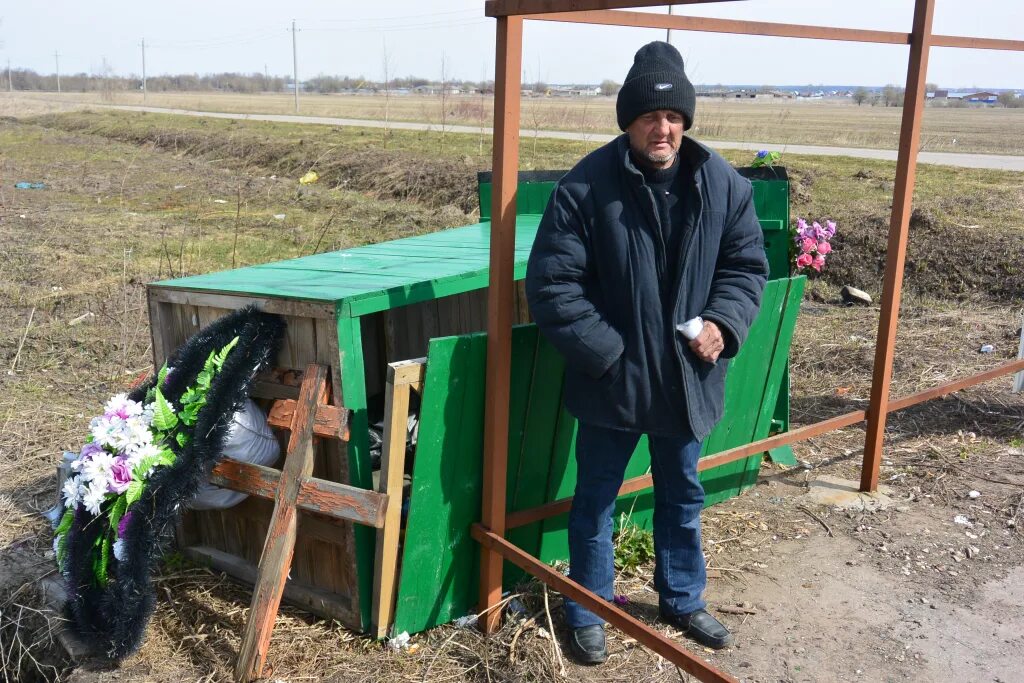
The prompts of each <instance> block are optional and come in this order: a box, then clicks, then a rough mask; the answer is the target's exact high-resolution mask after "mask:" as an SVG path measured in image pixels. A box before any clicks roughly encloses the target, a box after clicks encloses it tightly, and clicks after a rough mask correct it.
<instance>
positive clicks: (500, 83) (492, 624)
mask: <svg viewBox="0 0 1024 683" xmlns="http://www.w3.org/2000/svg"><path fill="white" fill-rule="evenodd" d="M497 22H498V27H497V28H498V32H497V58H496V60H495V73H494V142H493V144H494V149H493V171H494V196H493V203H492V208H491V262H490V267H491V270H490V284H489V287H490V289H489V290H488V292H487V370H486V394H485V396H486V405H485V407H484V453H483V455H484V463H483V467H484V472H483V496H482V497H483V507H482V510H481V521H482V523H483V526H485V527H487V529H488V530H490V531H492V532H493V533H495V534H497V535H498V536H504V535H505V485H506V482H505V480H506V477H507V470H508V404H509V382H510V374H511V368H512V297H513V291H514V289H513V288H514V282H513V265H514V259H515V256H514V254H515V247H516V185H517V181H518V177H519V98H520V88H521V83H520V81H521V76H520V68H521V66H522V59H523V19H522V17H499V18H498V19H497ZM480 553H481V555H480V609H481V611H482V610H488V611H487V613H486V615H485V616H484V618H483V619H482V620H481V626H482V628H483V629H484V631H485V632H486V633H493V632H494V631H495V630H497V628H498V626H499V624H500V618H501V613H500V610H497V609H494V607H495V606H496V605H497V604H498V601H499V600H501V569H502V565H503V560H502V558H501V555H499V554H497V553H495V552H493V551H492V550H490V549H488V548H487V547H486V546H481V550H480Z"/></svg>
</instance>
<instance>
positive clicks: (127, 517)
mask: <svg viewBox="0 0 1024 683" xmlns="http://www.w3.org/2000/svg"><path fill="white" fill-rule="evenodd" d="M131 519H132V513H131V511H128V512H126V513H124V515H123V516H122V517H121V521H119V522H118V523H117V537H118V538H124V530H125V529H127V528H128V522H130V521H131Z"/></svg>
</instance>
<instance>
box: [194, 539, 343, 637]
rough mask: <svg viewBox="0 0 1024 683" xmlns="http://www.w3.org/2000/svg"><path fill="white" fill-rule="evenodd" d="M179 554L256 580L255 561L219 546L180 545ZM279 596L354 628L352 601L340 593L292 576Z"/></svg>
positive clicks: (229, 573)
mask: <svg viewBox="0 0 1024 683" xmlns="http://www.w3.org/2000/svg"><path fill="white" fill-rule="evenodd" d="M181 554H182V555H184V556H185V557H187V558H188V559H190V560H192V561H193V562H195V563H197V564H202V565H206V566H209V567H211V568H212V569H215V570H217V571H219V572H223V573H225V574H227V575H228V576H233V577H234V578H236V579H238V580H240V581H243V582H245V583H248V584H253V583H255V582H256V578H257V574H258V569H257V567H256V565H255V564H253V563H252V562H248V561H246V560H244V559H242V558H240V557H235V556H234V555H230V554H228V553H226V552H224V551H222V550H218V549H216V548H210V547H207V546H189V547H186V548H182V549H181ZM283 598H284V600H286V601H287V602H289V603H291V604H293V605H297V606H299V607H301V608H302V609H304V610H307V611H309V612H312V613H313V614H317V615H319V616H322V617H325V618H327V619H337V620H338V621H340V622H341V623H343V624H345V625H346V626H349V627H351V628H358V627H357V626H356V624H358V620H357V619H356V618H355V615H354V613H353V611H352V605H351V603H350V602H349V600H348V599H347V598H346V597H345V596H344V595H340V594H337V593H329V592H327V591H323V590H320V589H318V588H315V587H313V586H309V585H306V584H303V583H301V582H299V581H294V580H292V581H289V582H288V583H287V584H286V585H285V588H284V596H283Z"/></svg>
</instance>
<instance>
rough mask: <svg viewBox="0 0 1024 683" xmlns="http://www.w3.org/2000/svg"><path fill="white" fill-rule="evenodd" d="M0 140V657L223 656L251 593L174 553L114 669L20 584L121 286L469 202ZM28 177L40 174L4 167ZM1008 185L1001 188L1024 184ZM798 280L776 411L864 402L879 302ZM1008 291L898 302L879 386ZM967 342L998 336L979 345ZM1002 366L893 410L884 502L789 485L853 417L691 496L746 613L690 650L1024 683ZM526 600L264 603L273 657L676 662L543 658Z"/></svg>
mask: <svg viewBox="0 0 1024 683" xmlns="http://www.w3.org/2000/svg"><path fill="white" fill-rule="evenodd" d="M0 150H2V155H3V159H2V162H0V169H2V180H0V186H2V189H3V195H2V196H0V203H2V211H0V672H2V674H0V677H2V680H3V681H4V682H5V683H6V682H7V681H44V680H45V681H51V680H66V681H77V682H83V683H85V682H88V683H92V682H98V681H104V682H106V681H136V680H139V681H141V680H146V681H150V680H151V681H221V680H230V672H231V667H232V665H233V662H234V658H235V656H236V654H237V648H238V643H239V638H240V633H241V630H242V627H243V625H244V620H245V616H246V614H247V612H248V605H249V599H250V592H249V589H248V587H246V586H244V585H241V584H239V583H237V582H235V581H233V580H231V579H228V578H226V577H225V576H223V575H221V574H218V573H216V572H212V571H210V570H208V569H206V568H203V567H195V566H191V565H188V564H186V563H184V562H182V561H181V560H180V558H178V557H177V556H175V555H173V554H172V555H170V556H169V557H168V560H167V562H166V563H165V565H164V567H163V568H162V569H161V573H160V575H159V576H158V577H157V578H156V584H157V592H158V595H159V601H158V606H157V610H156V614H155V615H154V618H153V621H152V623H151V625H150V629H149V633H148V637H147V640H146V643H145V644H144V645H143V647H142V649H141V650H140V652H139V653H138V654H136V655H134V656H132V657H131V658H129V659H128V660H126V661H125V662H123V663H122V665H121V666H120V667H116V668H111V667H109V666H108V665H105V664H103V663H101V662H96V661H91V660H85V661H73V660H71V659H70V658H69V657H68V656H67V655H66V654H65V653H64V651H63V649H62V647H61V646H60V644H59V642H58V641H57V638H56V634H57V632H58V630H59V628H60V620H59V618H58V617H57V616H56V615H55V614H54V613H52V612H50V611H47V610H46V609H45V606H44V605H45V601H44V600H43V596H42V595H41V591H40V580H41V579H42V578H44V577H46V576H48V575H52V574H53V573H54V566H53V559H52V551H51V540H52V537H51V534H50V531H49V529H48V527H47V524H46V523H45V522H44V521H43V520H42V519H41V518H40V517H39V515H38V513H39V512H40V511H42V510H45V509H46V508H48V507H49V506H50V505H52V504H53V501H54V491H53V489H54V475H53V473H54V465H55V464H56V462H57V461H58V460H59V457H60V453H61V451H62V450H64V449H71V448H75V447H77V445H78V442H79V441H80V438H81V436H80V435H81V434H82V430H83V428H84V425H85V424H86V422H87V420H88V417H89V416H90V415H92V414H94V413H96V412H97V410H98V409H99V408H100V406H101V404H102V402H103V400H104V399H105V397H106V396H107V395H109V394H112V393H116V392H117V391H120V390H123V388H124V387H125V386H126V385H127V384H128V383H129V382H130V381H131V380H132V379H134V378H135V377H136V376H137V375H138V374H139V373H140V372H142V371H145V370H147V369H148V363H149V353H150V351H149V348H148V337H149V335H148V328H147V321H146V317H145V307H144V305H143V303H144V298H143V296H144V288H143V284H144V283H145V282H149V281H152V280H154V279H157V278H158V277H166V276H167V275H168V273H171V274H173V275H178V274H182V273H194V272H204V271H205V270H212V269H214V268H224V267H229V266H230V264H231V262H232V260H236V261H237V262H238V263H254V262H260V261H265V260H269V259H271V258H283V257H285V256H295V255H299V254H302V253H310V252H311V251H315V250H317V249H319V250H320V251H323V250H325V249H328V248H332V249H333V248H342V247H344V246H350V245H352V244H358V243H362V242H366V241H369V240H373V239H390V238H392V237H397V236H401V235H403V234H411V233H412V232H413V231H424V230H432V229H437V228H438V227H443V226H444V225H447V224H451V221H454V220H458V219H459V218H460V217H464V215H463V214H461V213H459V212H453V211H450V210H449V211H447V212H446V211H445V210H444V209H443V208H440V209H439V208H437V207H429V206H426V205H424V204H423V203H421V202H417V201H412V200H407V201H403V200H399V199H394V198H388V199H379V198H374V197H368V196H367V195H366V193H365V192H363V191H354V190H349V189H346V188H344V187H330V188H322V187H314V188H313V189H311V190H309V191H303V192H299V191H297V190H296V185H295V182H294V178H287V177H278V178H272V177H271V176H272V175H274V174H273V172H268V171H267V170H266V168H264V167H258V166H250V167H248V168H242V167H240V166H239V165H238V164H232V163H230V162H224V161H223V160H216V159H203V158H199V159H197V158H194V157H191V156H189V155H188V154H186V153H177V154H176V153H174V152H173V151H171V150H166V149H159V148H156V147H153V146H147V145H142V146H140V145H133V144H128V143H123V142H117V141H112V140H110V139H108V138H106V137H103V136H99V135H94V134H86V133H67V132H62V131H55V130H51V129H44V128H40V127H38V126H30V125H24V124H19V123H14V122H6V123H3V124H0ZM22 179H28V180H35V179H45V180H46V182H47V183H48V185H49V188H48V189H46V190H37V191H33V190H25V191H12V190H11V185H12V183H13V182H14V181H16V180H22ZM825 185H826V182H825V181H823V180H822V179H821V178H820V177H819V182H818V183H817V184H814V185H808V186H807V187H806V188H805V192H807V193H808V197H807V198H805V199H803V200H801V201H804V202H806V203H807V205H813V204H814V203H815V202H820V201H823V200H822V199H821V198H820V197H819V196H818V195H815V194H814V193H815V192H818V191H819V190H820V189H821V188H822V187H823V186H825ZM178 186H181V187H178ZM926 187H927V186H926ZM1004 190H1005V188H1004ZM999 191H1003V190H998V189H994V190H993V192H999ZM1007 191H1008V192H1010V193H1011V196H1019V194H1014V193H1019V192H1020V186H1019V184H1018V185H1016V186H1012V187H1010V188H1009V190H1007ZM218 199H220V200H221V202H217V201H216V200H218ZM922 199H923V201H925V202H938V201H939V200H940V199H941V197H935V196H931V195H928V196H925V197H923V198H922ZM339 206H343V207H345V209H344V211H338V210H337V207H339ZM956 210H958V211H962V212H964V213H965V215H966V218H964V219H962V220H965V221H970V223H969V224H975V223H978V222H980V220H971V218H972V214H971V211H982V210H984V208H983V207H974V208H972V207H958V208H957V209H956ZM281 214H286V218H284V219H277V218H276V217H275V216H277V215H281ZM331 216H334V218H333V219H330V217H331ZM940 217H941V216H940ZM975 218H976V216H975ZM329 219H330V220H329ZM958 219H959V218H958ZM1017 225H1018V228H1019V214H1018V224H1017ZM367 226H369V227H367ZM987 281H988V280H987V279H982V280H979V282H987ZM811 285H812V286H811V292H810V296H809V297H808V300H807V301H805V303H804V305H803V308H802V310H801V318H800V323H799V325H798V328H797V333H796V338H795V340H794V346H793V352H792V358H793V377H794V385H793V415H794V422H795V423H796V424H807V423H810V422H814V421H817V420H820V419H823V418H826V417H829V416H832V415H836V414H840V413H843V412H848V411H850V410H855V409H862V408H864V407H865V405H866V399H867V395H868V393H867V392H868V386H869V382H870V367H871V359H872V348H873V345H874V338H875V329H876V321H877V317H878V309H877V306H875V307H864V308H845V307H842V306H839V305H837V303H836V298H837V297H836V290H835V287H834V286H833V285H832V284H830V283H828V282H826V281H823V280H819V281H816V282H812V283H811ZM1005 291H1008V290H1007V289H1006V288H1003V289H993V290H992V291H976V292H974V293H972V294H971V295H970V296H969V297H966V298H958V299H957V300H955V301H951V300H940V299H937V298H934V297H932V298H929V297H927V296H924V295H915V296H913V297H912V298H910V299H908V300H907V301H906V302H905V304H904V308H903V317H902V319H901V323H900V330H899V338H898V342H897V362H896V366H895V375H894V381H893V386H892V391H893V394H894V395H895V396H902V395H905V394H907V393H911V392H913V391H918V390H921V389H924V388H927V387H929V386H933V385H935V384H937V383H939V382H942V381H948V380H950V379H954V378H956V377H959V376H964V375H967V374H970V373H972V372H977V371H980V370H983V369H986V368H990V367H993V366H995V365H997V364H999V363H1003V362H1006V361H1007V360H1009V359H1011V358H1012V357H1014V355H1015V353H1016V344H1017V341H1016V339H1017V337H1016V336H1015V335H1016V334H1019V333H1017V332H1016V330H1017V328H1018V327H1019V325H1020V312H1021V311H1020V309H1021V306H1022V303H1024V302H1021V301H1020V300H1013V299H1012V297H1011V298H1010V299H1007V298H1006V295H1005V294H1000V292H1005ZM1015 291H1019V286H1018V289H1017V290H1015ZM985 343H990V344H993V345H994V346H995V352H994V353H991V354H981V353H979V352H978V349H979V347H980V346H981V344H985ZM1009 386H1010V380H1009V379H1008V378H1003V379H1001V380H997V381H993V382H990V383H988V384H986V385H983V386H980V387H977V388H974V389H971V390H968V391H964V392H961V393H959V394H957V395H955V396H953V397H949V398H945V399H941V400H936V401H932V402H929V403H926V404H922V405H920V406H917V407H915V408H911V409H908V410H905V411H903V412H900V413H897V414H895V415H893V416H892V417H891V419H890V426H889V430H888V432H887V439H886V455H885V460H884V461H883V467H882V475H881V480H882V482H883V484H884V485H885V486H886V487H887V492H886V493H887V496H888V499H889V502H888V504H887V506H886V507H885V508H884V509H868V510H839V509H836V508H835V507H834V506H831V505H823V504H819V503H816V502H814V501H813V500H812V499H811V498H810V496H811V494H810V493H808V491H809V490H810V489H811V488H813V485H814V484H815V483H816V482H821V481H824V480H826V479H825V478H829V477H833V478H839V479H845V480H849V481H855V480H856V479H857V478H858V473H859V465H860V453H861V449H862V446H863V440H864V432H863V429H862V428H859V427H853V428H849V429H846V430H843V431H841V432H837V433H832V434H828V435H825V436H822V437H818V438H816V439H812V440H810V441H808V442H805V443H802V444H799V445H798V446H797V447H796V449H795V450H796V455H797V457H798V458H799V460H800V462H801V465H800V466H799V467H796V468H791V469H786V470H784V469H781V468H779V467H777V466H774V465H772V464H765V465H764V466H763V468H762V474H761V477H760V479H759V482H758V484H757V486H755V487H754V488H753V489H751V490H750V491H748V492H747V493H745V494H744V495H742V496H740V497H738V498H735V499H732V500H729V501H727V502H725V503H722V504H720V505H717V506H714V507H712V508H709V509H708V510H707V511H706V512H705V515H704V534H705V551H706V555H707V558H708V566H709V576H710V581H709V589H708V596H707V597H708V599H709V603H710V604H711V609H713V610H714V609H717V608H720V607H723V606H730V605H731V606H735V605H738V604H744V603H745V604H746V605H748V606H749V609H746V611H747V612H750V613H748V614H723V613H720V616H721V618H722V619H723V621H725V622H726V623H727V624H729V625H730V627H732V628H733V629H734V631H735V633H736V634H737V644H736V646H735V647H732V648H729V649H727V650H725V651H722V652H717V653H714V652H711V651H708V650H705V649H703V648H699V647H697V646H694V645H691V649H692V650H693V651H694V652H695V653H697V654H698V655H699V656H701V657H704V658H706V659H708V660H709V661H711V662H712V663H714V664H715V665H716V666H718V667H720V668H722V669H723V670H725V671H728V672H730V673H731V674H732V675H734V676H736V677H738V678H741V679H742V680H744V681H765V682H767V681H890V680H891V681H1002V682H1004V683H1009V682H1011V681H1024V674H1022V673H1021V672H1020V670H1019V661H1020V656H1019V652H1020V651H1021V647H1022V646H1024V589H1022V586H1024V570H1022V566H1024V564H1022V560H1024V543H1022V541H1024V535H1022V532H1021V527H1022V525H1024V395H1014V394H1011V393H1010V391H1009ZM972 492H974V493H972ZM975 494H977V495H975ZM617 592H619V593H621V594H623V595H625V596H627V598H628V600H629V602H628V603H627V609H629V610H630V611H632V612H633V613H634V614H635V615H637V616H638V617H640V618H642V619H644V620H647V621H649V622H651V623H654V624H656V625H657V626H658V627H659V628H661V629H662V630H663V631H665V632H668V627H667V626H666V625H665V624H662V623H660V622H657V620H656V616H655V605H656V595H655V593H653V589H652V586H651V567H650V566H649V565H644V566H642V567H641V568H640V569H639V570H638V572H637V574H636V575H622V576H620V579H619V583H618V587H617ZM548 599H549V605H550V609H549V610H547V611H546V610H545V608H544V591H543V589H542V587H540V586H539V585H537V584H531V585H528V586H525V587H523V589H522V594H521V595H520V596H519V597H518V600H519V602H520V603H521V604H522V605H523V610H524V616H525V617H526V618H525V619H522V620H519V619H515V618H512V617H510V618H508V619H507V620H506V622H505V625H504V627H503V629H502V630H501V631H500V632H499V633H498V634H496V635H495V636H493V637H491V638H489V639H485V638H484V637H483V636H482V635H481V634H480V633H479V632H477V631H476V630H475V629H471V628H457V627H455V626H443V627H440V628H437V629H433V630H431V631H429V632H426V633H423V634H418V635H415V636H413V638H412V640H411V646H410V647H409V648H408V649H391V648H388V647H386V646H382V645H381V644H378V643H376V642H374V641H371V640H369V639H367V638H365V637H363V636H361V635H359V634H357V633H353V632H351V631H349V630H347V629H344V628H342V627H340V626H339V625H337V624H334V623H331V622H328V621H324V620H321V619H315V618H313V617H310V616H308V615H306V614H304V613H302V612H300V611H298V610H295V609H292V608H285V609H284V610H283V611H282V614H281V616H280V617H279V620H278V625H277V628H276V630H275V635H274V640H273V641H272V645H271V654H270V662H271V665H272V667H273V678H275V679H278V680H287V681H293V680H294V681H299V680H337V681H392V680H409V681H438V682H440V681H448V680H468V681H481V682H482V681H488V682H489V681H517V682H518V681H560V680H588V681H679V680H686V676H685V675H682V674H680V673H679V672H678V671H677V670H676V669H675V668H674V667H673V666H671V665H668V664H667V663H665V662H664V661H663V660H661V659H660V658H659V657H657V656H656V655H653V654H652V653H650V652H649V651H647V650H645V649H643V648H641V647H637V646H636V644H635V643H633V642H630V641H629V640H628V639H625V638H624V637H623V636H622V635H621V634H620V633H617V632H615V631H614V630H612V631H610V646H611V652H612V657H611V658H610V660H609V662H608V663H607V664H606V665H604V666H602V667H598V668H589V669H588V668H582V667H577V666H575V665H574V664H572V663H571V662H568V661H564V664H561V665H560V664H559V661H560V659H559V658H560V657H564V654H562V653H561V650H562V649H564V647H565V637H566V631H565V628H564V624H563V622H562V615H561V609H560V598H559V597H558V596H557V595H555V594H553V593H552V594H549V595H548ZM548 612H550V620H551V621H550V623H549V622H548V619H549V617H548ZM552 631H554V633H555V636H556V639H555V640H554V641H552V639H551V637H550V634H551V632H552ZM556 643H560V644H561V648H556V647H555V644H556ZM562 666H564V673H563V672H562Z"/></svg>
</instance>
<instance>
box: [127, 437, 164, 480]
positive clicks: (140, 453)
mask: <svg viewBox="0 0 1024 683" xmlns="http://www.w3.org/2000/svg"><path fill="white" fill-rule="evenodd" d="M160 450H161V448H160V446H157V445H156V444H155V443H153V442H152V441H150V442H149V443H147V444H143V445H142V446H139V447H138V448H135V449H133V450H131V451H128V452H126V453H125V456H126V460H127V462H128V467H130V468H132V472H134V471H135V466H136V465H138V464H139V463H140V462H142V461H143V460H145V459H146V458H149V457H152V456H154V455H159V453H160ZM149 471H150V472H152V471H153V469H152V468H150V470H149ZM142 476H143V478H146V477H148V476H149V472H144V473H142Z"/></svg>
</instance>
